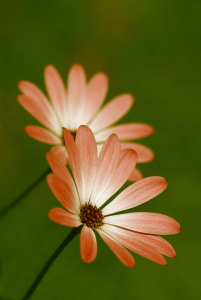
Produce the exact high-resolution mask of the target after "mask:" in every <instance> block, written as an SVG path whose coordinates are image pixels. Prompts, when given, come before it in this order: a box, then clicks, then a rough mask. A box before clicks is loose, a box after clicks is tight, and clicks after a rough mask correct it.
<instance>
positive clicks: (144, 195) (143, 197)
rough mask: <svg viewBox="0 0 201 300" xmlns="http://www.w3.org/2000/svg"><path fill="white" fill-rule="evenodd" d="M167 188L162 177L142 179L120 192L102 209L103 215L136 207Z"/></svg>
mask: <svg viewBox="0 0 201 300" xmlns="http://www.w3.org/2000/svg"><path fill="white" fill-rule="evenodd" d="M166 187H167V181H166V180H165V178H163V177H159V176H152V177H147V178H144V179H142V180H140V181H137V182H136V183H134V184H132V185H131V186H129V187H128V188H127V189H125V190H124V191H123V192H121V193H120V194H119V195H118V196H117V197H116V198H115V199H114V200H113V201H112V202H110V203H109V204H108V205H107V206H105V207H104V209H103V214H104V215H109V214H112V213H115V212H118V211H121V210H125V209H129V208H131V207H135V206H138V205H140V204H142V203H144V202H146V201H148V200H150V199H152V198H154V197H156V196H157V195H159V194H160V193H162V192H163V191H164V190H165V189H166Z"/></svg>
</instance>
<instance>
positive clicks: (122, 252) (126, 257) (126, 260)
mask: <svg viewBox="0 0 201 300" xmlns="http://www.w3.org/2000/svg"><path fill="white" fill-rule="evenodd" d="M96 231H97V232H98V233H99V234H100V236H101V237H102V239H103V240H104V242H105V243H106V244H107V245H108V247H109V248H110V249H111V250H112V252H113V253H114V254H115V255H116V256H117V258H118V259H119V260H120V261H121V262H122V263H123V264H124V265H125V266H126V267H128V268H133V267H134V265H135V260H134V258H133V256H132V255H131V253H130V252H129V251H128V250H127V249H126V248H124V247H123V246H122V245H121V244H120V243H119V242H117V241H116V240H115V239H114V238H113V237H111V236H110V235H108V234H107V233H105V232H104V231H102V230H99V229H96Z"/></svg>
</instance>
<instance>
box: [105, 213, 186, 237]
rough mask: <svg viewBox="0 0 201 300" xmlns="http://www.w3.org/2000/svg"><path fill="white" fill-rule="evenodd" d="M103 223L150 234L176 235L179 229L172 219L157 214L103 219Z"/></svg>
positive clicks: (117, 216)
mask: <svg viewBox="0 0 201 300" xmlns="http://www.w3.org/2000/svg"><path fill="white" fill-rule="evenodd" d="M104 223H108V224H111V225H116V226H120V227H125V228H127V229H130V230H134V231H139V232H144V233H150V234H165V235H166V234H176V233H179V232H180V231H181V227H180V225H179V223H178V222H177V221H175V220H174V219H172V218H170V217H168V216H165V215H161V214H157V213H146V212H143V213H141V212H136V213H128V214H122V215H115V216H109V217H106V218H104Z"/></svg>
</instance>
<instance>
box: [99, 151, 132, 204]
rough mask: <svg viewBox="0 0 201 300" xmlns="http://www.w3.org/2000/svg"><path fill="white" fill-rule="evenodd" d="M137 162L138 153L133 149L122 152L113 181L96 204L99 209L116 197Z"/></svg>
mask: <svg viewBox="0 0 201 300" xmlns="http://www.w3.org/2000/svg"><path fill="white" fill-rule="evenodd" d="M136 162H137V153H136V152H135V151H134V150H132V149H124V150H122V151H121V152H120V159H119V164H118V167H117V170H116V173H115V175H114V177H113V178H112V181H111V182H110V184H109V185H108V187H107V189H106V190H105V192H104V193H103V194H102V195H101V197H100V198H99V200H98V201H97V202H96V205H97V206H98V207H100V206H102V205H103V204H104V203H105V202H106V201H107V200H108V199H109V198H110V197H111V196H112V195H114V194H115V193H116V192H117V191H118V190H119V189H120V188H121V187H122V185H123V184H124V183H125V182H126V180H127V179H128V177H129V176H130V174H131V172H132V170H133V169H134V167H135V164H136Z"/></svg>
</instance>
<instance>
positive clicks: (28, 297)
mask: <svg viewBox="0 0 201 300" xmlns="http://www.w3.org/2000/svg"><path fill="white" fill-rule="evenodd" d="M80 230H81V227H77V228H73V229H72V230H71V232H70V233H69V235H68V236H67V237H66V238H65V240H64V241H63V242H62V243H61V245H60V246H59V247H58V248H57V250H56V251H55V252H54V253H53V255H52V256H51V257H50V259H49V260H48V262H47V263H46V265H45V266H44V267H43V269H42V270H41V272H40V273H39V275H38V277H37V278H36V280H35V281H34V283H33V284H32V286H31V287H30V289H29V290H28V292H27V293H26V295H25V296H24V298H23V299H22V300H28V299H30V297H31V295H32V294H33V292H34V291H35V289H36V288H37V286H38V285H39V283H40V282H41V280H42V279H43V277H44V275H45V273H46V272H47V271H48V269H49V267H50V266H51V264H52V263H53V262H54V261H55V259H56V258H57V256H58V255H59V254H60V253H61V252H62V250H63V249H64V248H65V247H66V246H67V245H68V243H70V241H71V240H72V239H73V238H74V237H75V236H76V235H77V234H78V233H80Z"/></svg>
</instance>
